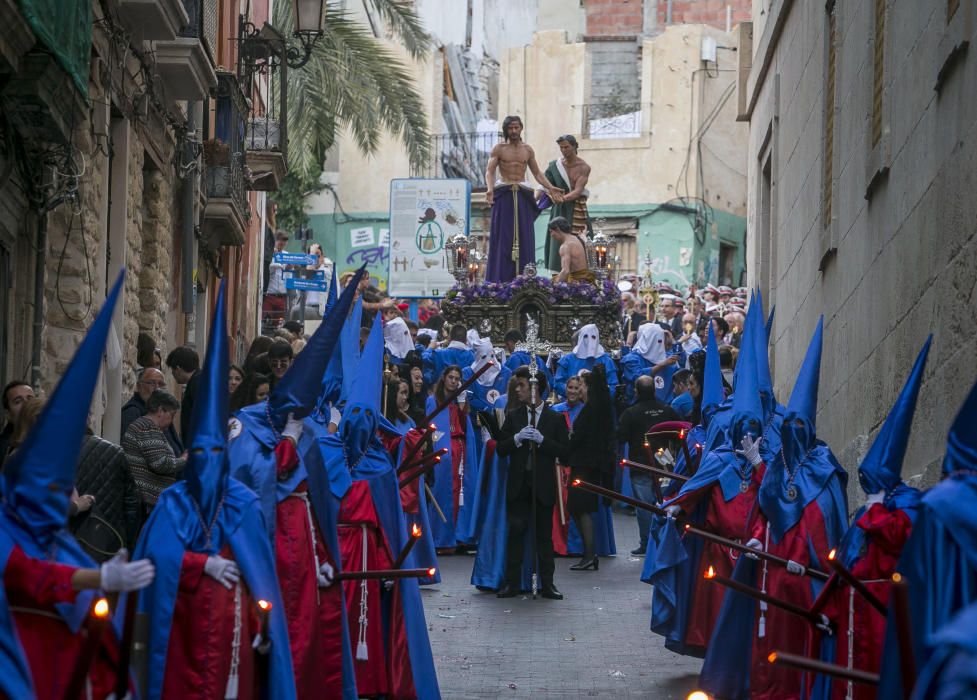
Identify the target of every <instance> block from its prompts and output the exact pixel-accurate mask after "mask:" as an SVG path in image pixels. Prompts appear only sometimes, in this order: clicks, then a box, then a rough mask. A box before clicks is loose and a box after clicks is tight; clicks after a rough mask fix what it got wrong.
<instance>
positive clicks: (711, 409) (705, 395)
mask: <svg viewBox="0 0 977 700" xmlns="http://www.w3.org/2000/svg"><path fill="white" fill-rule="evenodd" d="M725 398H726V395H725V393H724V392H723V373H722V369H721V367H720V365H719V343H717V342H716V334H715V332H713V330H712V323H710V324H709V326H708V337H707V338H706V367H705V372H704V373H703V380H702V419H703V425H706V424H708V423H709V421H710V420H711V419H712V416H713V415H714V414H715V412H716V409H717V408H719V405H720V404H721V403H722V402H723V400H724V399H725Z"/></svg>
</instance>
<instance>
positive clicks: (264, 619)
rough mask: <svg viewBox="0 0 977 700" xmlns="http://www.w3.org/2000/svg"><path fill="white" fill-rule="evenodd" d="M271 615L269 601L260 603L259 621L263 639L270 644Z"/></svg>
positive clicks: (260, 601)
mask: <svg viewBox="0 0 977 700" xmlns="http://www.w3.org/2000/svg"><path fill="white" fill-rule="evenodd" d="M270 613H271V602H269V601H267V600H259V601H258V619H259V620H261V639H262V640H263V641H264V642H265V644H267V643H268V618H269V616H270Z"/></svg>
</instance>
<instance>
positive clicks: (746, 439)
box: [736, 435, 763, 467]
mask: <svg viewBox="0 0 977 700" xmlns="http://www.w3.org/2000/svg"><path fill="white" fill-rule="evenodd" d="M761 442H763V438H762V437H758V438H757V439H756V440H754V439H753V438H751V437H750V436H749V435H744V436H743V439H742V440H741V441H740V447H741V448H742V449H739V450H736V454H738V455H743V456H744V457H745V458H746V460H747V461H748V462H749V463H750V464H752V465H753V466H754V467H757V466H759V465H760V463H761V462H763V459H761V457H760V443H761Z"/></svg>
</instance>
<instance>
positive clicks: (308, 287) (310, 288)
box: [285, 277, 329, 292]
mask: <svg viewBox="0 0 977 700" xmlns="http://www.w3.org/2000/svg"><path fill="white" fill-rule="evenodd" d="M285 289H297V290H300V291H304V292H328V291H329V283H328V282H326V281H325V280H324V279H316V280H303V279H296V278H295V277H289V278H287V279H286V280H285Z"/></svg>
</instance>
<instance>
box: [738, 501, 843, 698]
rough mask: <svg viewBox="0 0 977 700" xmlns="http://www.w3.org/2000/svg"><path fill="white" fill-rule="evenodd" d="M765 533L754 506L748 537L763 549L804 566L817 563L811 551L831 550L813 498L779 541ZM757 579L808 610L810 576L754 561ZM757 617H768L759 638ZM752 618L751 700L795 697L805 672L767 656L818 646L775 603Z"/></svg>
mask: <svg viewBox="0 0 977 700" xmlns="http://www.w3.org/2000/svg"><path fill="white" fill-rule="evenodd" d="M768 532H769V530H768V528H767V520H766V518H765V517H763V514H762V513H761V512H759V511H758V516H757V518H756V522H755V523H754V526H753V534H752V535H751V536H752V537H755V538H756V539H758V540H760V542H762V543H763V548H764V549H765V550H766V551H768V552H770V553H771V554H776V555H777V556H779V557H783V558H784V559H791V560H793V561H795V562H797V563H798V564H800V565H802V566H805V567H807V566H812V565H816V568H820V566H821V565H820V562H813V561H812V560H811V557H810V552H811V551H814V552H818V553H821V555H822V556H827V553H828V552H829V551H830V550H831V546H832V543H830V542H828V536H827V530H826V528H825V524H824V516H823V514H822V513H821V508H820V506H819V505H818V502H817V500H813V501H811V502H810V503H808V504H807V506H806V507H805V508H804V513H803V514H802V515H801V519H800V520H799V521H798V522H797V524H796V525H794V527H792V528H791V529H790V530H788V531H787V532H786V533H784V536H783V538H782V539H781V540H780V542H774V541H773V537H772V536H768ZM756 583H757V587H758V588H760V589H761V590H764V591H766V592H768V593H770V594H771V595H773V596H775V597H777V598H780V599H781V600H785V601H787V602H790V603H793V604H794V605H799V606H801V607H802V608H806V609H810V608H811V605H812V604H813V603H814V595H813V592H812V589H811V579H810V577H808V576H795V575H794V574H789V573H787V569H786V568H785V567H783V566H780V565H778V564H771V563H768V562H764V561H760V562H758V563H757V581H756ZM761 616H763V617H765V618H766V622H765V634H764V636H763V637H760V636H759V631H760V629H759V628H760V620H761ZM755 621H756V622H755V626H754V631H753V632H754V633H753V655H752V660H751V666H750V697H751V698H753V699H754V700H794V699H799V698H802V697H804V695H805V693H804V689H803V687H802V683H803V676H804V674H803V672H802V671H797V670H794V669H792V668H789V667H787V666H780V665H778V666H774V665H773V664H771V663H770V662H769V661H768V660H767V657H768V656H769V655H770V653H771V652H773V651H782V652H787V653H789V654H797V655H799V656H810V657H816V656H817V649H815V648H812V646H811V639H810V634H809V624H808V623H807V622H806V621H805V620H803V619H801V618H799V617H797V616H796V615H792V614H791V613H788V612H785V611H783V610H781V609H780V608H775V607H773V606H768V608H767V610H766V611H765V612H762V613H761V612H760V611H758V614H757V615H756V616H755Z"/></svg>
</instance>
